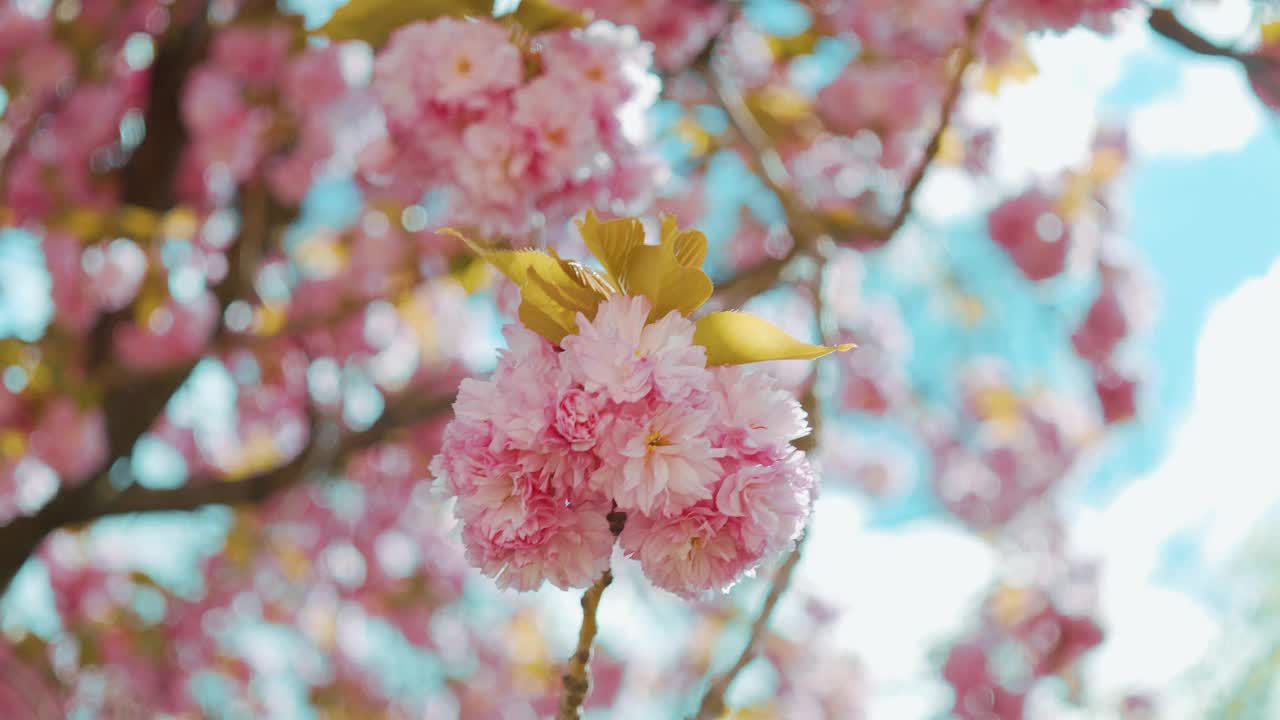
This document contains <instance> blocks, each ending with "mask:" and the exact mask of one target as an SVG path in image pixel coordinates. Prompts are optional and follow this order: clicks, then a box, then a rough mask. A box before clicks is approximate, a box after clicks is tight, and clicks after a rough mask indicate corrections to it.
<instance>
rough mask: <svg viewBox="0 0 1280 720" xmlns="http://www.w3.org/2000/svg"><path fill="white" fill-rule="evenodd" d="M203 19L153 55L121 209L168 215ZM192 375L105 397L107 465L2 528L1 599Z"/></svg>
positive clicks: (124, 387) (98, 494) (105, 326)
mask: <svg viewBox="0 0 1280 720" xmlns="http://www.w3.org/2000/svg"><path fill="white" fill-rule="evenodd" d="M203 18H204V14H203V13H198V14H197V19H196V21H195V22H193V23H192V24H190V25H188V26H187V27H186V28H184V29H183V30H182V31H181V32H177V33H175V34H173V35H171V36H170V37H169V38H168V39H167V41H166V42H164V43H163V44H162V45H161V46H160V49H159V52H157V54H156V59H155V68H154V71H153V72H152V74H151V78H150V87H149V91H150V92H149V96H148V102H147V112H146V121H147V134H146V136H145V137H144V138H143V141H142V144H141V145H139V146H138V148H137V149H136V150H135V151H134V154H133V155H132V156H131V157H130V159H129V162H128V163H127V164H126V165H125V167H124V169H123V170H122V171H121V178H120V179H121V201H122V202H124V203H128V204H132V205H138V206H141V207H146V208H149V209H154V210H165V209H168V206H169V205H170V204H171V201H172V193H173V185H174V184H173V175H174V173H175V172H176V168H177V161H178V156H179V154H180V153H181V150H182V143H184V142H185V131H184V130H183V127H182V121H181V110H180V107H181V89H182V85H183V83H184V82H185V78H186V76H187V74H188V73H189V72H190V71H191V69H192V68H193V67H194V66H195V63H196V62H198V59H199V57H200V55H201V53H203V51H204V47H205V45H206V41H207V37H208V26H207V25H206V24H205V23H204V19H203ZM124 317H125V316H124V315H123V314H122V313H112V314H109V315H107V316H105V317H103V318H102V319H101V320H99V322H98V323H97V325H96V326H95V327H94V328H93V330H92V331H91V332H90V336H89V340H88V342H89V357H88V358H87V364H88V367H89V368H91V369H93V370H95V371H96V370H97V369H99V368H102V367H105V366H106V364H107V359H108V358H109V357H110V354H111V344H112V336H113V334H114V329H115V327H116V325H117V324H118V323H119V322H121V321H122V320H123V319H124ZM192 367H194V364H191V365H187V366H183V367H179V368H174V369H172V370H170V371H165V372H161V373H156V374H152V375H150V376H148V377H145V378H135V379H133V380H132V381H130V382H125V383H121V384H120V385H118V386H113V387H110V388H108V389H107V391H106V394H105V397H104V399H103V408H102V409H103V414H104V416H105V418H106V428H107V460H106V462H105V463H104V465H103V467H102V468H101V469H100V470H99V471H98V472H97V473H94V475H95V479H94V480H92V481H90V482H86V483H84V484H83V485H80V486H77V487H64V488H63V489H62V490H60V491H59V492H58V494H57V495H55V496H54V497H53V499H52V500H50V501H49V502H48V503H47V504H46V505H45V506H44V507H43V508H41V509H40V510H39V511H38V512H37V513H36V514H34V515H28V516H24V517H20V518H17V519H15V520H13V521H11V522H10V523H9V524H8V525H5V526H4V527H2V528H0V595H3V593H4V592H5V590H7V589H8V587H9V583H10V582H12V581H13V578H14V576H15V575H17V573H18V571H19V570H20V569H21V568H22V566H23V565H24V564H25V563H26V561H27V558H28V557H30V556H31V554H32V553H34V552H35V551H36V549H37V548H38V547H39V546H40V543H41V542H43V541H44V538H45V537H47V536H48V535H49V533H51V532H53V531H54V530H55V529H57V528H59V527H62V526H64V525H68V524H71V523H74V522H75V521H76V519H77V518H78V517H80V516H82V515H83V514H84V513H85V511H86V510H87V509H88V508H91V507H95V506H96V505H98V504H100V503H102V502H105V501H106V500H107V499H108V498H110V497H111V496H113V495H115V494H116V492H117V491H116V489H115V486H114V485H113V484H112V483H111V482H110V474H111V472H113V471H117V472H118V471H119V470H120V469H123V470H127V463H128V458H129V455H130V453H132V451H133V446H134V444H135V443H137V441H138V438H140V437H142V434H143V433H144V432H146V431H147V429H148V428H150V427H151V425H152V424H154V423H155V420H156V418H157V417H159V415H160V413H161V412H163V411H164V408H165V405H167V404H168V402H169V398H170V397H172V395H173V393H174V392H175V391H176V390H177V389H178V388H179V387H181V385H182V384H183V383H184V382H185V381H186V378H187V376H188V375H189V374H190V370H191V368H192ZM101 478H106V479H105V480H103V479H101Z"/></svg>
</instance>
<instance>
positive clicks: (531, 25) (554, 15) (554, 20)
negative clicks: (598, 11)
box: [507, 0, 587, 33]
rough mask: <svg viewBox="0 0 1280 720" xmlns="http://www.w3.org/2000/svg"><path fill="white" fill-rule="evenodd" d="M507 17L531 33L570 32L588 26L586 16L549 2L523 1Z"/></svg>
mask: <svg viewBox="0 0 1280 720" xmlns="http://www.w3.org/2000/svg"><path fill="white" fill-rule="evenodd" d="M507 17H511V18H513V19H514V20H515V21H516V22H517V23H519V24H520V27H522V28H524V29H525V30H528V31H529V32H531V33H540V32H546V31H548V30H568V29H570V28H577V27H583V26H584V25H586V24H587V16H586V15H583V14H582V13H580V12H578V11H576V10H570V9H569V8H563V7H560V6H559V5H556V4H555V3H552V2H547V0H521V2H520V7H517V8H516V9H515V12H512V13H511V14H510V15H509V16H507Z"/></svg>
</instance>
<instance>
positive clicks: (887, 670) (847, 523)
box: [799, 493, 995, 718]
mask: <svg viewBox="0 0 1280 720" xmlns="http://www.w3.org/2000/svg"><path fill="white" fill-rule="evenodd" d="M810 532H811V536H810V538H809V541H808V544H807V546H806V548H805V554H804V560H803V562H802V563H801V565H800V568H799V573H800V582H801V583H802V584H803V585H804V586H805V587H807V588H810V589H812V590H813V591H814V592H815V593H816V594H817V595H819V596H820V597H823V598H824V599H827V600H828V601H830V602H832V603H834V604H836V605H837V606H838V607H842V608H844V609H845V611H846V612H845V614H844V616H843V617H842V619H841V620H840V623H839V625H838V627H837V628H836V631H835V632H836V638H835V640H836V641H837V642H838V643H839V644H840V645H841V646H843V647H848V648H851V649H852V650H854V651H855V652H856V653H857V654H858V656H859V657H860V658H861V659H862V660H863V662H864V663H865V665H866V667H867V669H868V672H869V673H870V680H871V685H872V692H873V696H872V697H874V698H875V699H876V701H877V703H880V704H881V705H882V709H884V710H885V711H886V713H888V714H886V715H884V717H898V718H912V717H924V716H926V714H927V713H925V710H926V709H927V710H928V711H934V710H936V709H937V708H938V707H939V706H940V705H942V704H945V702H946V699H947V693H946V690H945V689H944V688H943V687H942V686H941V684H940V678H939V677H937V675H936V672H935V670H934V668H933V665H932V663H930V661H929V652H930V651H931V650H933V649H935V648H938V647H941V646H944V645H946V644H949V643H950V642H952V641H953V640H954V639H955V638H956V636H958V635H960V634H961V633H962V632H963V631H964V629H965V627H964V625H965V623H967V622H969V621H970V620H971V618H972V617H973V612H972V611H973V609H974V608H975V607H976V605H977V603H978V601H979V600H980V598H981V594H982V592H983V591H985V590H986V589H987V587H988V586H989V584H990V582H991V580H992V577H993V574H994V571H995V558H994V555H993V551H992V549H991V547H990V546H989V545H987V544H986V543H984V542H982V541H981V540H980V539H978V538H977V537H976V536H974V535H973V534H972V533H969V532H966V531H964V530H961V529H959V528H957V527H953V526H951V525H947V524H944V523H941V522H919V523H913V524H912V525H910V526H908V527H905V528H893V529H889V530H876V529H870V528H866V527H864V523H863V516H862V511H861V509H860V508H859V507H858V506H857V505H856V503H855V502H854V501H853V500H852V499H850V498H848V497H846V496H842V495H838V494H835V493H831V494H829V495H827V496H825V497H823V499H822V502H820V503H818V506H817V509H816V515H815V517H814V519H813V524H812V525H811V529H810ZM879 706H880V705H878V707H879ZM890 708H895V709H896V710H895V711H894V712H892V713H889V712H888V710H889V709H890ZM917 711H919V712H917ZM874 716H876V717H879V716H880V715H874Z"/></svg>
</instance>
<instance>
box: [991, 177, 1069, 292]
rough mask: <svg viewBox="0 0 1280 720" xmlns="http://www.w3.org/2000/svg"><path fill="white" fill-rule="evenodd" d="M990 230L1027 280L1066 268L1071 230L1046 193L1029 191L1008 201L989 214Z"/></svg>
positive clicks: (1043, 277) (1044, 277)
mask: <svg viewBox="0 0 1280 720" xmlns="http://www.w3.org/2000/svg"><path fill="white" fill-rule="evenodd" d="M987 229H988V232H990V233H991V239H992V240H994V241H995V243H996V244H997V245H999V246H1000V247H1002V248H1004V250H1005V251H1006V252H1007V253H1009V257H1010V259H1012V260H1013V263H1014V264H1015V265H1017V266H1018V269H1019V270H1021V271H1022V274H1023V275H1025V276H1026V277H1027V279H1028V280H1032V281H1035V282H1039V281H1042V280H1048V279H1049V278H1052V277H1056V276H1057V275H1059V274H1061V273H1062V271H1063V270H1064V269H1066V266H1067V253H1068V251H1069V250H1070V247H1071V229H1070V227H1068V225H1067V221H1066V220H1065V219H1064V218H1063V217H1062V215H1061V213H1060V212H1059V211H1058V206H1057V200H1056V199H1055V198H1053V197H1051V196H1050V195H1048V194H1046V193H1045V192H1043V191H1040V190H1029V191H1027V192H1025V193H1023V194H1022V195H1019V196H1017V197H1015V198H1012V199H1010V200H1006V201H1005V202H1004V203H1003V204H1001V205H1000V206H999V207H997V208H996V209H994V210H992V211H991V213H990V214H989V215H988V216H987Z"/></svg>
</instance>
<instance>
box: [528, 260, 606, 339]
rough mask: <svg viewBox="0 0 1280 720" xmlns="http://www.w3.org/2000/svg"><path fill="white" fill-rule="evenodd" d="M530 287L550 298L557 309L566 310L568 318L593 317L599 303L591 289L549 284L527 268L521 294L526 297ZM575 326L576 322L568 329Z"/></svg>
mask: <svg viewBox="0 0 1280 720" xmlns="http://www.w3.org/2000/svg"><path fill="white" fill-rule="evenodd" d="M531 286H532V288H534V289H536V290H537V291H538V292H539V293H540V294H541V295H543V296H545V297H547V298H550V300H551V301H552V302H554V303H555V304H556V306H558V307H559V308H562V309H564V310H568V311H569V312H570V314H571V315H570V317H576V316H577V314H578V313H582V314H584V315H586V316H588V317H593V316H594V315H595V312H596V305H598V304H599V303H600V295H599V294H597V293H596V292H595V291H594V290H592V289H591V288H585V287H581V286H576V285H568V284H565V283H555V282H551V281H550V280H547V279H546V278H544V277H542V276H541V275H539V274H538V271H537V269H535V268H529V280H528V282H527V283H526V284H524V285H522V286H521V288H520V289H521V294H522V295H528V294H529V293H528V290H529V289H530V287H531ZM576 325H577V322H576V321H574V322H573V324H572V325H570V327H575V326H576Z"/></svg>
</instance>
